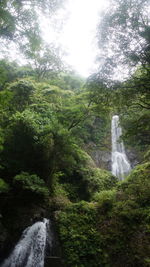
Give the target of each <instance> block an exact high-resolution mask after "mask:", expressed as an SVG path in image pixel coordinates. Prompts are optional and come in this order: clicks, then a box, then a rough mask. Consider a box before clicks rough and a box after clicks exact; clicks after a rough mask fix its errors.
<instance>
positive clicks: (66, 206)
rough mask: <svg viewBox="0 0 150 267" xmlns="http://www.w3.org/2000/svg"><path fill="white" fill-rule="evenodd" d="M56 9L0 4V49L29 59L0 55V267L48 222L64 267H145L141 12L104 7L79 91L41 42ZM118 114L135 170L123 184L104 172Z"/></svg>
mask: <svg viewBox="0 0 150 267" xmlns="http://www.w3.org/2000/svg"><path fill="white" fill-rule="evenodd" d="M63 3H64V2H63V1H59V0H54V1H53V0H43V1H41V0H34V1H33V0H20V1H18V0H1V1H0V41H1V48H3V47H6V46H7V45H8V44H15V45H16V49H17V50H18V51H20V55H22V56H23V57H24V58H25V63H22V64H19V63H18V61H17V59H16V60H13V61H12V60H10V59H9V57H7V56H6V55H4V53H3V49H1V51H0V57H1V59H0V262H1V264H2V262H3V260H4V259H5V258H7V257H8V256H9V254H10V252H11V251H12V249H13V247H14V246H15V244H16V243H17V242H18V240H19V238H20V236H21V233H22V232H23V230H24V229H25V228H26V227H28V226H31V225H32V224H33V223H35V222H36V221H40V220H41V218H43V217H44V218H48V219H50V220H51V221H52V224H53V228H54V232H55V235H56V239H57V242H56V243H57V244H55V247H56V248H55V251H53V256H57V257H58V258H60V263H57V264H58V266H60V267H62V266H66V267H109V266H110V267H132V266H133V267H148V266H150V257H149V256H150V238H149V232H150V205H149V204H150V19H149V14H150V5H149V1H148V0H112V1H111V4H110V6H109V7H108V8H107V10H106V12H105V14H104V15H103V16H102V17H101V18H100V20H99V25H98V26H97V40H98V45H99V54H98V55H97V62H98V64H99V68H98V71H97V72H96V73H94V74H92V75H90V76H89V77H88V78H87V79H85V78H82V77H80V76H79V75H78V74H76V73H75V71H74V70H72V69H71V68H70V67H69V66H67V64H65V63H64V62H63V60H62V58H61V53H60V50H61V49H58V47H55V46H54V45H51V46H48V45H47V44H46V43H45V42H44V40H43V39H42V34H41V29H40V23H39V20H40V18H39V14H44V15H45V16H50V17H51V16H53V14H54V13H55V12H56V10H58V9H59V8H60V7H61V6H62V5H63ZM8 49H11V48H10V47H8ZM122 72H124V74H121V73H122ZM114 114H118V115H119V117H120V123H121V126H122V130H123V134H122V137H121V140H123V141H124V144H125V148H126V153H127V155H128V158H129V160H130V162H131V166H132V170H131V172H130V174H129V175H128V176H127V177H126V178H125V179H124V180H123V181H120V180H119V179H118V178H117V177H115V176H114V175H113V174H112V172H111V146H112V145H111V118H112V116H113V115H114ZM54 258H55V257H54ZM1 264H0V265H1ZM57 264H56V262H55V259H53V262H51V264H48V263H47V266H56V265H57ZM9 266H10V267H13V266H16V267H17V266H18V267H21V266H22V267H23V266H24V267H25V266H27V267H34V266H35V267H38V265H32V266H31V265H25V264H23V265H8V267H9ZM39 266H41V265H39ZM6 267H7V266H6ZM41 267H42V266H41Z"/></svg>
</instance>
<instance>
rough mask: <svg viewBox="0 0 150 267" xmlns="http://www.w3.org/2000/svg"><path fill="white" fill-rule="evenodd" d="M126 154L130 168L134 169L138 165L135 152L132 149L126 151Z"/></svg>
mask: <svg viewBox="0 0 150 267" xmlns="http://www.w3.org/2000/svg"><path fill="white" fill-rule="evenodd" d="M126 154H127V157H128V159H129V161H130V163H131V167H132V168H134V167H135V166H136V165H137V164H139V162H140V160H139V157H138V155H137V153H136V151H134V150H133V149H127V150H126Z"/></svg>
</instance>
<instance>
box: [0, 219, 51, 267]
mask: <svg viewBox="0 0 150 267" xmlns="http://www.w3.org/2000/svg"><path fill="white" fill-rule="evenodd" d="M49 224H50V222H49V220H47V219H44V220H43V221H41V222H36V223H34V224H33V225H32V226H30V227H28V228H26V229H25V230H24V232H23V234H22V237H21V239H20V241H19V242H18V243H17V245H16V246H15V248H14V250H13V252H12V254H11V255H10V257H9V258H8V259H6V260H5V261H4V263H3V264H2V265H1V267H43V266H44V258H45V250H46V245H47V239H48V231H49ZM52 241H53V240H52V236H51V237H50V239H49V247H52Z"/></svg>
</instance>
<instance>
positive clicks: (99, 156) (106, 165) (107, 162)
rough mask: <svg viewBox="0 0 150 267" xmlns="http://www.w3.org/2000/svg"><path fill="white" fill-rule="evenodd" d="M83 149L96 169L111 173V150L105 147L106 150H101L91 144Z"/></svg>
mask: <svg viewBox="0 0 150 267" xmlns="http://www.w3.org/2000/svg"><path fill="white" fill-rule="evenodd" d="M85 149H86V151H87V153H88V154H89V155H90V156H91V158H92V159H93V161H94V163H95V165H96V167H97V168H101V169H106V170H108V171H111V149H109V148H107V147H106V150H102V149H101V148H100V147H99V146H98V145H96V144H95V143H93V142H90V143H89V144H88V145H87V146H86V148H85Z"/></svg>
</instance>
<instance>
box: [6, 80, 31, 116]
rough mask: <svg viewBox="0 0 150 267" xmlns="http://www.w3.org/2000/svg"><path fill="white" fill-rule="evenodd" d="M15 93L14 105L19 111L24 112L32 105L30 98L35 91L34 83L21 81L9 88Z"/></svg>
mask: <svg viewBox="0 0 150 267" xmlns="http://www.w3.org/2000/svg"><path fill="white" fill-rule="evenodd" d="M9 90H10V91H11V92H12V93H13V98H12V105H14V106H15V108H16V109H17V110H19V111H23V110H24V109H25V107H26V106H27V105H28V104H30V97H31V95H32V93H33V91H34V90H35V88H34V85H33V83H31V81H29V80H19V81H17V82H15V83H13V84H11V85H10V86H9Z"/></svg>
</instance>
